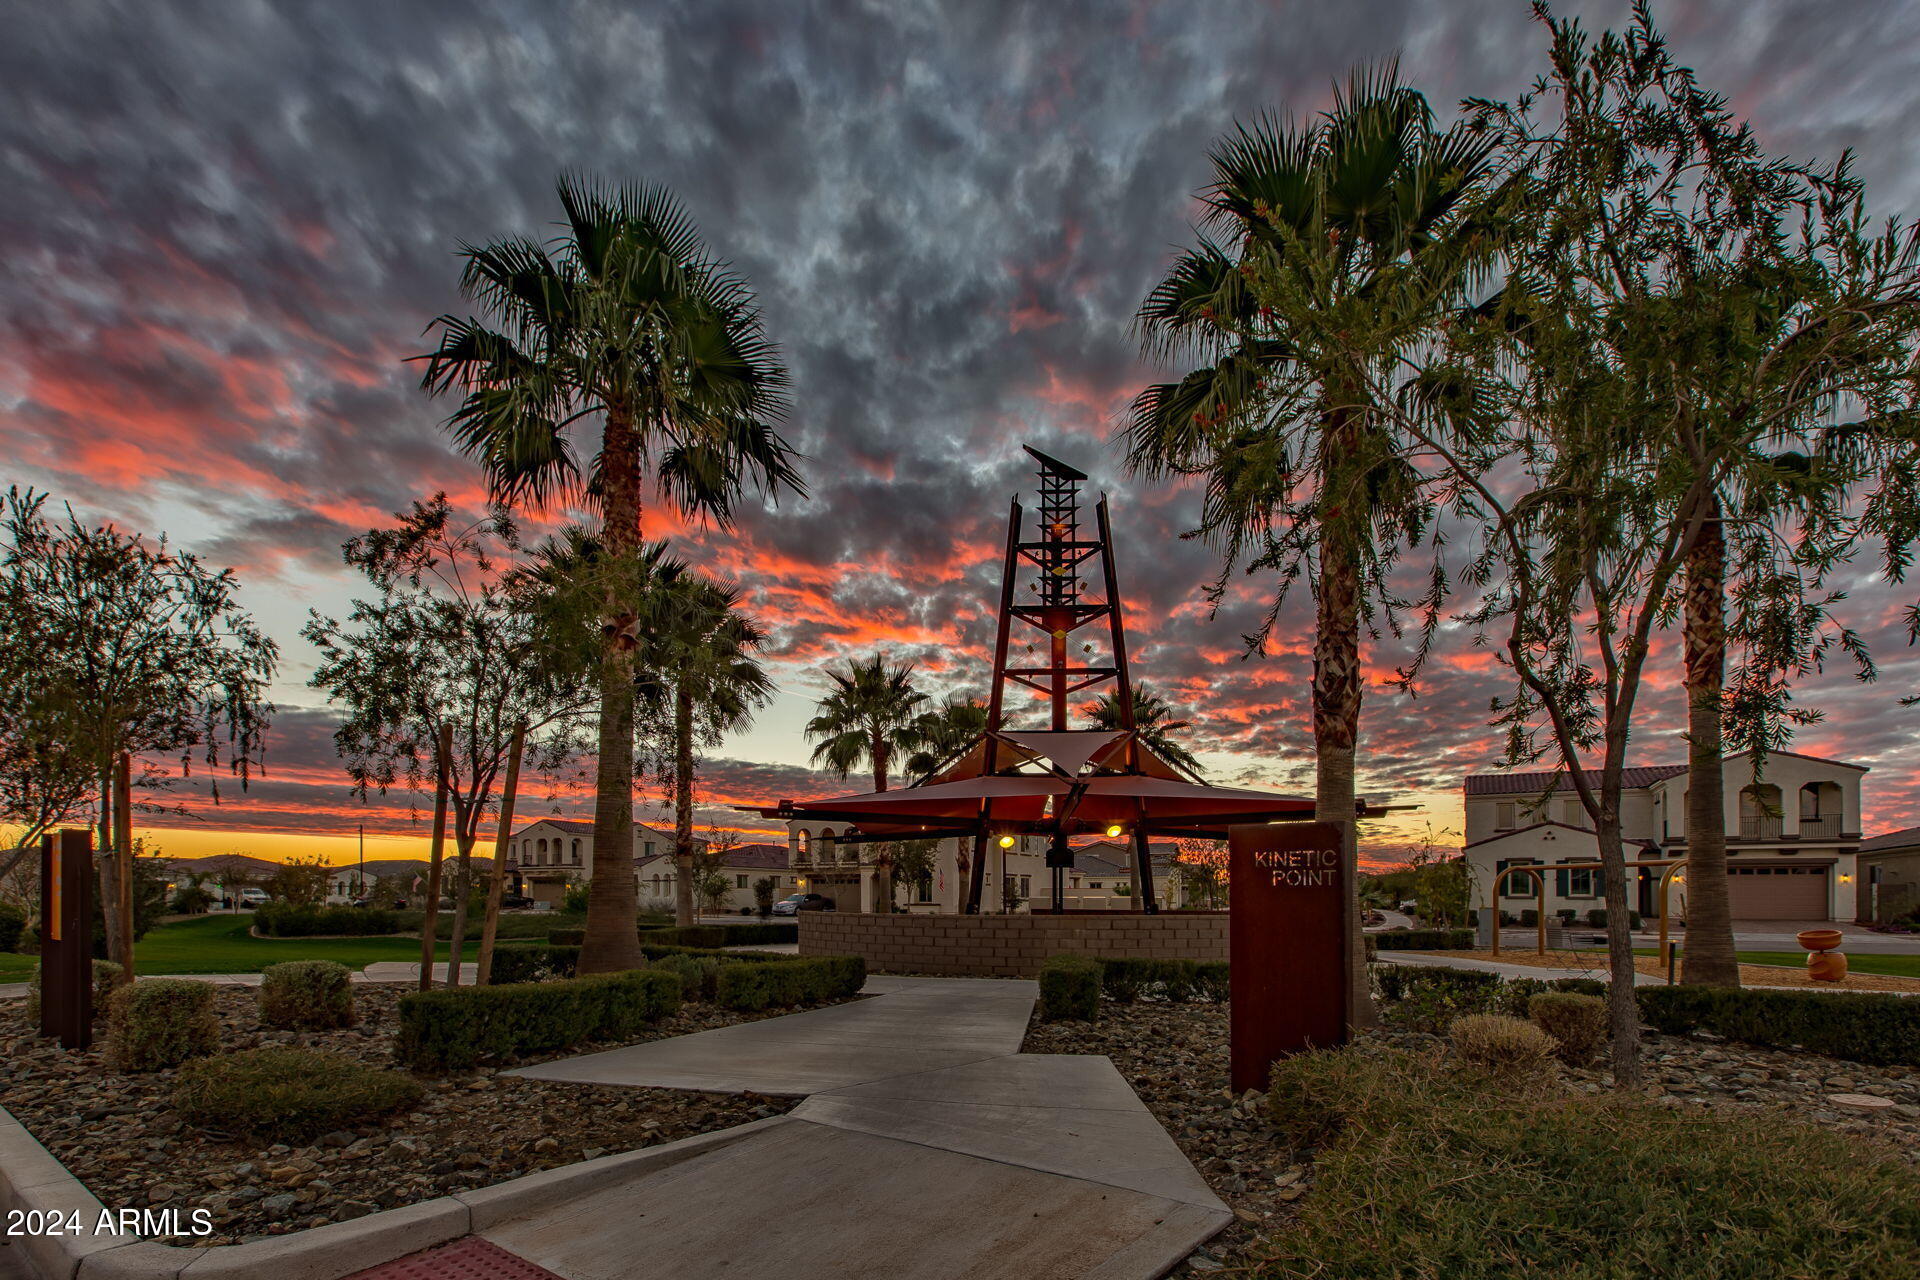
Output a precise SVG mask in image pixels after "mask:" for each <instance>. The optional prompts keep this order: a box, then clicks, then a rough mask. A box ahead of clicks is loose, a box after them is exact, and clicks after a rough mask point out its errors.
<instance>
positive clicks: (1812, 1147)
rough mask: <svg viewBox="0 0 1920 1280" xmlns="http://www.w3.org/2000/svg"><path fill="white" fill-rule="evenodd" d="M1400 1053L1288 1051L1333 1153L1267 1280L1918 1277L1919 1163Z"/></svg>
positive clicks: (1291, 1131)
mask: <svg viewBox="0 0 1920 1280" xmlns="http://www.w3.org/2000/svg"><path fill="white" fill-rule="evenodd" d="M1540 1086H1541V1081H1540V1080H1539V1078H1538V1077H1537V1076H1522V1077H1520V1078H1518V1079H1509V1080H1499V1079H1494V1078H1488V1077H1481V1076H1469V1075H1465V1074H1463V1073H1460V1072H1458V1071H1456V1070H1455V1069H1453V1068H1452V1067H1450V1066H1448V1065H1445V1064H1441V1063H1438V1062H1435V1061H1433V1060H1431V1059H1427V1058H1423V1057H1420V1056H1417V1055H1414V1054H1411V1053H1407V1052H1405V1051H1401V1050H1380V1051H1375V1052H1367V1051H1363V1050H1358V1049H1340V1050H1320V1051H1318V1052H1315V1053H1308V1054H1300V1055H1298V1056H1296V1057H1293V1058H1286V1059H1282V1060H1281V1062H1280V1063H1279V1064H1277V1065H1276V1066H1275V1068H1274V1075H1273V1087H1272V1089H1271V1090H1270V1091H1269V1093H1268V1095H1267V1096H1268V1101H1269V1107H1270V1112H1271V1114H1272V1117H1273V1119H1274V1121H1275V1122H1276V1128H1277V1129H1278V1131H1279V1133H1280V1135H1281V1138H1282V1142H1283V1143H1284V1144H1289V1145H1293V1146H1296V1147H1302V1148H1315V1149H1317V1152H1318V1156H1319V1160H1318V1164H1317V1166H1316V1168H1315V1178H1314V1182H1313V1186H1312V1189H1311V1190H1310V1191H1309V1192H1308V1193H1307V1195H1306V1196H1305V1197H1304V1198H1303V1199H1302V1200H1301V1201H1300V1202H1299V1215H1298V1217H1297V1218H1296V1219H1295V1220H1294V1221H1293V1222H1291V1223H1288V1224H1287V1225H1286V1226H1285V1227H1284V1228H1282V1229H1280V1230H1279V1231H1277V1232H1276V1233H1275V1234H1273V1235H1272V1236H1270V1237H1268V1238H1267V1239H1266V1240H1265V1241H1263V1242H1262V1244H1261V1245H1260V1246H1256V1248H1264V1249H1266V1250H1267V1258H1268V1261H1267V1262H1266V1263H1265V1265H1264V1266H1262V1267H1261V1268H1260V1269H1259V1270H1258V1271H1257V1272H1256V1273H1255V1274H1257V1275H1259V1276H1260V1277H1262V1280H1280V1278H1281V1277H1285V1278H1287V1280H1308V1278H1310V1277H1311V1278H1315V1280H1318V1278H1323V1277H1330V1276H1339V1277H1342V1278H1343V1280H1427V1278H1429V1277H1460V1278H1462V1280H1466V1278H1469V1277H1471V1278H1472V1280H1624V1278H1625V1277H1638V1276H1686V1277H1690V1278H1691V1280H1772V1278H1774V1277H1788V1276H1792V1277H1805V1278H1809V1280H1811V1278H1812V1277H1828V1276H1834V1277H1838V1276H1846V1277H1849V1280H1911V1277H1913V1276H1914V1275H1916V1274H1920V1243H1916V1241H1920V1171H1916V1170H1914V1169H1913V1168H1911V1167H1909V1166H1907V1165H1905V1164H1904V1163H1903V1162H1901V1161H1900V1160H1899V1159H1898V1158H1897V1157H1896V1156H1895V1155H1894V1154H1893V1152H1892V1151H1891V1150H1890V1149H1889V1148H1885V1147H1879V1146H1875V1145H1872V1144H1869V1143H1866V1142H1860V1141H1857V1140H1854V1139H1851V1138H1848V1137H1845V1136H1843V1135H1841V1134H1838V1133H1834V1132H1831V1131H1827V1130H1822V1129H1814V1128H1811V1127H1808V1126H1806V1125H1803V1124H1799V1123H1795V1122H1793V1121H1790V1120H1786V1119H1783V1118H1782V1117H1780V1116H1778V1115H1776V1114H1773V1113H1771V1112H1768V1111H1752V1112H1745V1111H1742V1112H1720V1111H1708V1110H1707V1109H1705V1108H1699V1107H1689V1108H1684V1109H1673V1108H1668V1107H1662V1106H1658V1105H1655V1104H1653V1103H1650V1102H1648V1101H1645V1100H1643V1099H1639V1098H1633V1097H1618V1096H1600V1097H1585V1096H1579V1095H1569V1094H1567V1093H1565V1092H1562V1091H1560V1090H1558V1089H1553V1088H1543V1087H1540Z"/></svg>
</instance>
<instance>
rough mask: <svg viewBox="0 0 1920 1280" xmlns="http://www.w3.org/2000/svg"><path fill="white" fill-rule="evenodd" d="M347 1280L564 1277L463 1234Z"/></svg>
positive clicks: (541, 1279) (530, 1279)
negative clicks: (456, 1238) (458, 1237)
mask: <svg viewBox="0 0 1920 1280" xmlns="http://www.w3.org/2000/svg"><path fill="white" fill-rule="evenodd" d="M347 1280H564V1277H561V1276H558V1275H555V1274H554V1273H553V1272H551V1271H549V1270H547V1269H546V1268H545V1267H541V1266H535V1265H534V1264H533V1263H531V1262H528V1261H527V1260H526V1259H525V1258H523V1257H521V1256H520V1255H519V1254H517V1253H508V1252H507V1251H506V1250H505V1249H502V1248H501V1247H500V1246H499V1245H497V1244H494V1243H493V1242H492V1241H491V1240H484V1239H482V1238H481V1237H479V1236H463V1237H461V1238H460V1239H458V1240H455V1241H453V1242H452V1243H451V1244H442V1245H435V1246H434V1247H433V1248H431V1249H422V1250H421V1251H420V1252H419V1253H410V1254H408V1255H407V1256H406V1257H404V1258H395V1259H394V1260H393V1261H392V1262H383V1263H381V1264H380V1265H379V1266H377V1267H369V1268H367V1269H366V1270H365V1271H356V1272H354V1273H353V1274H352V1275H350V1276H348V1277H347Z"/></svg>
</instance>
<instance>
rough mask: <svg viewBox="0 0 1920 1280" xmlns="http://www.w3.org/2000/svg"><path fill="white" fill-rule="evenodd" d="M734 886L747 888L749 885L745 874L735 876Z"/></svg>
mask: <svg viewBox="0 0 1920 1280" xmlns="http://www.w3.org/2000/svg"><path fill="white" fill-rule="evenodd" d="M733 887H734V888H736V889H744V888H746V887H747V878H746V877H745V876H735V877H734V878H733Z"/></svg>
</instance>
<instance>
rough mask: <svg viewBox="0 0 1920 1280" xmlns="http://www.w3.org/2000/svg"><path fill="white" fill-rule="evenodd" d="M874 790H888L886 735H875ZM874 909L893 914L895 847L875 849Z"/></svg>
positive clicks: (887, 747) (886, 846)
mask: <svg viewBox="0 0 1920 1280" xmlns="http://www.w3.org/2000/svg"><path fill="white" fill-rule="evenodd" d="M872 753H873V789H874V790H875V791H885V790H886V789H887V758H888V756H889V754H890V751H889V745H888V743H887V740H886V735H884V734H880V733H876V734H874V735H873V749H872ZM873 860H874V872H873V909H874V910H875V911H877V912H879V913H880V914H881V915H892V914H893V846H892V845H890V844H886V843H884V842H883V843H881V844H878V845H875V846H874V849H873Z"/></svg>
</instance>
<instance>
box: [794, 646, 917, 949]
mask: <svg viewBox="0 0 1920 1280" xmlns="http://www.w3.org/2000/svg"><path fill="white" fill-rule="evenodd" d="M827 678H828V679H830V680H832V681H833V688H832V690H831V691H829V692H828V694H827V696H826V697H824V698H822V699H821V700H820V703H819V710H818V713H817V714H816V715H815V716H814V717H813V719H811V720H809V721H807V729H806V733H807V737H808V738H810V739H812V740H813V741H814V744H815V745H814V748H813V761H814V763H815V764H824V765H826V767H827V768H829V769H831V770H832V771H833V772H834V773H835V774H836V775H837V776H839V777H842V778H844V777H846V776H848V775H849V774H851V773H852V772H853V771H854V770H855V769H857V768H859V767H860V766H861V765H863V764H865V765H870V766H872V768H873V789H874V790H875V791H885V790H886V789H887V773H888V771H889V769H890V767H891V765H892V762H893V757H894V753H895V752H898V751H906V750H911V749H912V748H913V745H914V742H915V736H914V735H915V729H916V724H917V721H918V718H919V715H920V707H921V704H923V703H924V702H926V700H927V695H926V694H924V693H922V692H920V691H919V690H918V689H916V688H914V687H913V664H912V663H911V662H907V663H901V664H899V665H895V664H893V663H890V662H888V661H887V660H886V657H885V655H883V654H878V653H876V654H874V655H873V657H871V658H868V659H866V660H864V661H862V660H859V659H853V660H850V661H849V662H848V663H847V669H846V670H845V671H828V672H827ZM874 861H875V863H876V864H877V868H878V870H877V873H876V875H875V882H874V894H875V897H876V898H877V900H878V901H879V903H880V909H881V910H882V911H891V910H892V909H893V865H892V856H891V850H890V849H889V848H888V846H887V845H885V844H881V845H878V846H876V848H875V850H874Z"/></svg>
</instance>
